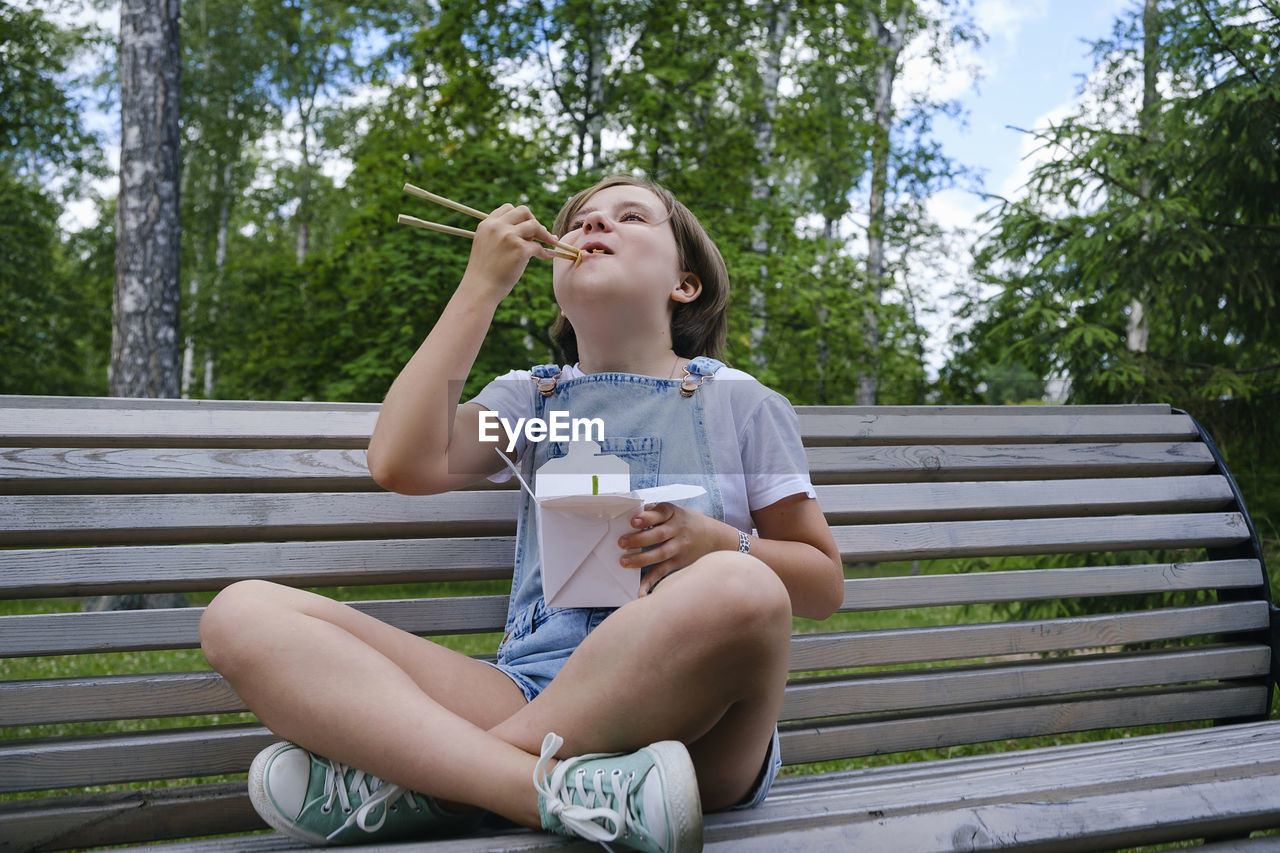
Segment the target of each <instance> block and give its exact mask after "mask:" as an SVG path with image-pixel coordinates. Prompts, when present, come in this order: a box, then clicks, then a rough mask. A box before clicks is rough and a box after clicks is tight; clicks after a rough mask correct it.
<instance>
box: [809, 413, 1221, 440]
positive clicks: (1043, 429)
mask: <svg viewBox="0 0 1280 853" xmlns="http://www.w3.org/2000/svg"><path fill="white" fill-rule="evenodd" d="M797 414H798V416H799V418H800V434H801V436H802V437H803V439H804V442H805V444H807V445H811V446H822V445H846V444H854V445H884V444H894V445H903V444H908V445H909V444H1013V443H1022V442H1025V443H1028V444H1039V443H1045V442H1097V441H1122V442H1141V441H1171V440H1189V439H1196V438H1199V435H1200V433H1199V431H1198V430H1197V429H1196V426H1195V423H1194V422H1193V421H1192V420H1191V418H1190V417H1188V416H1187V415H1181V414H1170V415H1097V414H1091V415H1082V414H1076V413H1071V414H1047V415H1044V416H1042V417H1038V418H1028V417H1018V416H1012V417H1010V416H1007V415H1004V414H1003V413H1002V414H995V415H959V414H942V415H938V414H935V415H930V416H929V417H920V416H919V415H913V414H908V415H896V414H885V413H878V412H877V413H863V414H852V413H850V414H844V413H842V414H815V413H809V412H799V413H797Z"/></svg>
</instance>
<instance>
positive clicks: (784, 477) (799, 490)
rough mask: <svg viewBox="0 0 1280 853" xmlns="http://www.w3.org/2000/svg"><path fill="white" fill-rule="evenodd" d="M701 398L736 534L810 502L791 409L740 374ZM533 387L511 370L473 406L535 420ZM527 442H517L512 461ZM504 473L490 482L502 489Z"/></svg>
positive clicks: (572, 375) (721, 380)
mask: <svg viewBox="0 0 1280 853" xmlns="http://www.w3.org/2000/svg"><path fill="white" fill-rule="evenodd" d="M583 375H585V374H583V373H582V371H581V370H579V369H578V365H576V364H575V365H574V366H572V367H565V368H564V369H563V371H562V372H561V374H560V380H559V381H561V382H564V381H567V380H570V379H577V378H579V377H581V376H583ZM695 393H697V394H704V395H706V396H705V398H704V400H703V406H704V411H705V412H706V424H707V440H708V442H709V443H710V445H711V459H712V463H713V464H714V465H715V468H716V479H717V480H718V481H719V484H720V491H721V496H722V498H723V501H724V516H725V517H724V520H725V522H726V523H728V524H730V525H732V526H733V527H736V528H738V529H739V530H751V529H752V527H753V525H752V523H751V512H753V511H755V510H758V509H760V508H762V507H766V506H769V505H770V504H773V503H776V502H778V501H780V500H782V499H783V498H785V497H789V496H791V495H796V494H804V495H807V496H808V497H811V498H812V497H814V496H815V494H814V491H813V485H812V484H811V482H810V480H809V465H808V461H807V460H806V458H805V454H804V447H803V446H802V445H801V443H800V423H799V419H798V418H797V417H796V413H795V410H794V409H793V408H791V403H789V402H788V401H787V398H786V397H783V396H782V395H781V394H779V393H778V392H776V391H773V390H771V389H769V388H766V387H765V386H764V385H761V384H760V383H759V382H758V381H756V379H755V377H753V376H751V375H750V374H749V373H745V372H743V371H741V370H735V369H733V368H731V367H722V368H720V370H718V371H717V372H716V374H715V376H714V377H713V378H712V379H709V380H707V381H706V382H704V383H703V384H702V386H701V387H700V388H699V389H698V390H697V391H696V392H695ZM537 394H538V391H537V385H536V383H535V382H534V381H533V379H532V374H531V373H530V372H529V371H527V370H512V371H510V372H509V373H505V374H503V375H502V376H499V377H498V378H497V379H495V380H494V381H492V382H490V383H489V384H488V385H487V386H485V388H484V389H483V390H481V392H480V393H479V394H477V395H476V396H475V398H473V399H472V400H471V402H473V403H479V404H480V405H481V406H484V407H485V408H486V409H490V410H492V411H494V412H497V413H498V415H499V416H501V417H503V418H505V419H507V420H508V421H510V422H512V423H514V422H515V419H516V418H530V417H533V415H534V412H535V408H534V406H535V403H536V398H537ZM527 449H528V441H527V440H526V439H525V437H524V435H523V433H521V435H520V437H519V438H518V439H517V441H516V446H515V452H516V456H517V458H520V457H523V456H524V453H525V451H526V450H527ZM510 477H511V472H510V471H508V470H507V469H505V468H504V469H503V470H501V471H499V472H498V473H496V474H494V475H493V476H491V477H490V478H489V479H490V480H492V481H494V482H495V483H502V482H506V481H507V480H508V479H510Z"/></svg>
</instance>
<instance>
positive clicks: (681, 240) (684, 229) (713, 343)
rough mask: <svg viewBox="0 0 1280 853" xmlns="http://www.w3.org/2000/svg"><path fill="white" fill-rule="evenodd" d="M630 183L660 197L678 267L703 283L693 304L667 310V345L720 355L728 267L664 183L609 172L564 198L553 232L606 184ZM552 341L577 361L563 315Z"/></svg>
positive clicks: (682, 352) (563, 228)
mask: <svg viewBox="0 0 1280 853" xmlns="http://www.w3.org/2000/svg"><path fill="white" fill-rule="evenodd" d="M619 186H631V187H640V188H641V189H646V190H648V191H649V192H651V193H653V194H654V195H656V196H657V197H658V198H659V199H661V200H662V203H663V205H664V206H665V207H666V209H667V215H668V221H669V222H670V223H671V233H672V234H673V235H675V238H676V250H677V252H678V253H679V256H678V261H679V264H680V269H682V270H687V271H688V272H691V273H693V274H694V275H696V276H697V277H698V279H699V280H700V281H701V282H702V293H700V294H699V295H698V298H697V299H695V300H693V301H692V302H681V303H677V304H676V306H675V310H674V311H673V312H672V314H671V343H672V348H673V349H674V350H675V352H676V355H678V356H681V357H682V358H696V357H697V356H700V355H709V356H711V357H712V358H721V357H722V356H723V354H724V345H725V337H726V335H727V333H728V307H729V271H728V269H726V267H725V265H724V258H722V257H721V256H720V250H719V249H718V248H716V244H715V243H713V242H712V241H711V238H710V237H709V236H707V232H706V229H704V228H703V227H702V223H701V222H699V221H698V218H697V217H696V216H694V215H693V213H692V212H691V211H690V210H689V208H687V207H685V206H684V205H683V204H682V203H681V202H680V200H679V199H677V198H676V197H675V196H674V195H672V193H671V191H670V190H668V189H667V188H666V187H662V186H659V185H658V184H655V183H653V182H652V181H647V180H644V179H642V178H634V177H632V176H630V175H612V176H610V177H607V178H605V179H604V180H602V181H600V182H599V183H598V184H596V185H595V186H593V187H589V188H587V189H585V190H582V191H581V192H579V193H578V194H577V195H575V196H574V197H573V198H571V199H569V200H568V201H567V202H565V205H564V207H562V208H560V213H559V214H557V215H556V221H555V224H554V225H553V226H552V228H551V230H552V231H553V232H555V234H556V235H557V236H560V237H563V236H564V235H565V234H566V233H568V231H569V230H570V229H569V223H570V222H572V221H573V219H574V217H576V216H577V215H578V211H580V210H581V209H582V207H583V205H585V204H586V203H587V200H588V199H590V198H591V197H592V196H593V195H595V194H596V193H598V192H600V191H601V190H605V189H608V188H609V187H619ZM551 340H552V342H553V343H554V344H555V346H556V348H557V349H559V351H560V352H559V355H560V356H561V357H562V358H563V360H564V362H565V363H567V364H573V363H574V362H576V361H578V336H577V335H576V334H575V333H574V331H573V326H572V325H571V324H570V323H569V320H568V318H567V317H564V316H559V317H557V318H556V321H555V324H554V325H553V326H552V327H551Z"/></svg>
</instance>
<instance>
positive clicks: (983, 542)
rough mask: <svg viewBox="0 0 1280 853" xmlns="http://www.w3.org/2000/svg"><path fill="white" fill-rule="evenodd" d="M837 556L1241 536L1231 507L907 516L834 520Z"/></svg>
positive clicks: (983, 552)
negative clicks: (941, 519) (1079, 514)
mask: <svg viewBox="0 0 1280 853" xmlns="http://www.w3.org/2000/svg"><path fill="white" fill-rule="evenodd" d="M831 532H832V534H833V535H834V536H835V540H836V545H838V546H839V548H840V554H841V556H843V557H844V559H845V560H848V561H852V562H860V563H876V562H882V561H885V560H928V559H935V558H941V557H947V558H956V557H990V556H1004V555H1025V554H1072V553H1084V552H1089V551H1132V550H1141V551H1147V550H1158V549H1164V548H1169V549H1178V548H1225V547H1227V546H1229V545H1235V544H1238V543H1240V542H1247V541H1248V540H1249V528H1248V525H1247V524H1246V523H1245V520H1244V516H1242V515H1240V514H1239V513H1235V512H1220V513H1195V514H1183V513H1179V514H1175V515H1158V516H1156V515H1134V516H1106V517H1100V518H1035V519H1011V520H1005V521H951V522H946V523H936V524H934V523H927V522H912V523H907V524H867V525H855V526H842V527H834V528H832V530H831Z"/></svg>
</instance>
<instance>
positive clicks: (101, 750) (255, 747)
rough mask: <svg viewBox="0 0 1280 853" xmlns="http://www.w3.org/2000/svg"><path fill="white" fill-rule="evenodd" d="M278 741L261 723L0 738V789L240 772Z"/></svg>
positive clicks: (44, 788) (18, 789) (7, 790)
mask: <svg viewBox="0 0 1280 853" xmlns="http://www.w3.org/2000/svg"><path fill="white" fill-rule="evenodd" d="M277 740H279V738H278V737H276V736H275V735H273V734H272V733H271V732H269V731H267V730H266V729H265V728H263V727H262V726H256V725H250V726H224V727H217V728H191V729H172V730H169V731H159V732H137V733H134V734H129V735H108V736H103V737H92V738H67V739H62V740H56V741H45V740H35V741H24V740H15V741H8V742H6V743H0V793H14V792H19V791H43V790H46V789H50V788H69V787H73V786H79V785H111V784H116V783H122V782H137V781H143V780H148V779H185V778H188V777H200V776H220V775H224V774H232V773H244V772H246V771H247V770H248V769H249V764H250V762H252V761H253V757H254V756H255V755H257V754H258V752H260V751H261V750H263V749H265V748H266V747H268V746H270V745H271V744H273V743H275V742H276V741H277Z"/></svg>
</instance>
